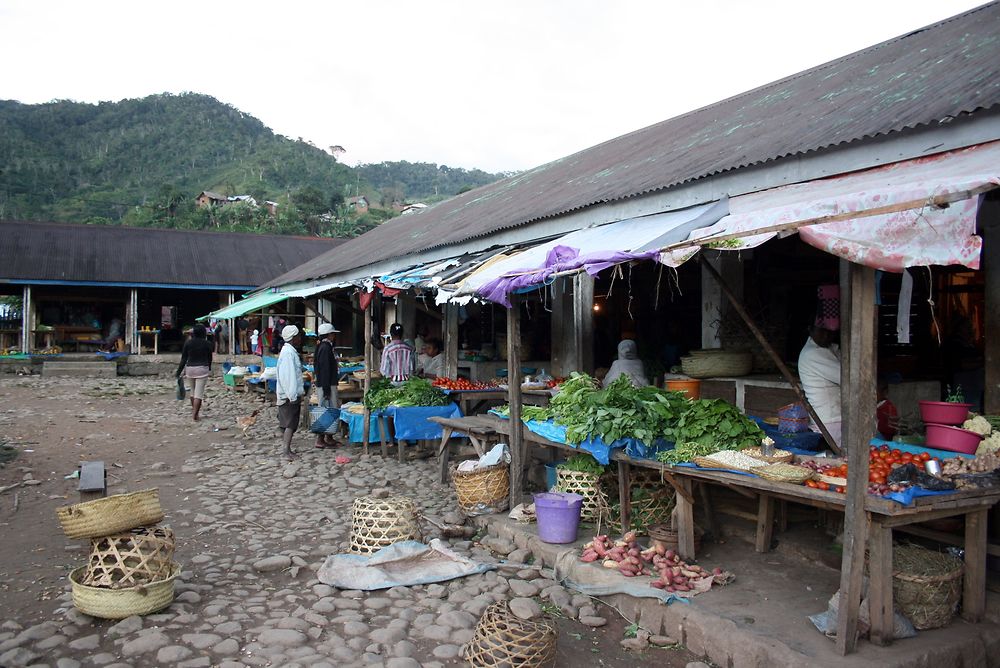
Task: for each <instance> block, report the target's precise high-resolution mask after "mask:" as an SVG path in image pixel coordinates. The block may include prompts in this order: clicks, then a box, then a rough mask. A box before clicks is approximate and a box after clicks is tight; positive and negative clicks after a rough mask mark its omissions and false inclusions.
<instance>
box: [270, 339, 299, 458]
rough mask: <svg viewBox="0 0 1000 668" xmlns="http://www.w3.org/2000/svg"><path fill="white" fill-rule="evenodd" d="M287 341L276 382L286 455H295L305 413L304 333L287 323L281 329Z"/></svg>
mask: <svg viewBox="0 0 1000 668" xmlns="http://www.w3.org/2000/svg"><path fill="white" fill-rule="evenodd" d="M281 338H282V339H283V340H284V344H283V345H282V346H281V350H280V351H279V353H278V378H277V381H276V383H275V385H276V394H277V399H278V427H280V428H281V430H282V433H281V441H282V443H284V445H285V456H286V457H288V458H289V459H294V458H295V457H296V455H295V453H294V452H292V434H294V433H295V430H296V429H298V428H299V419H300V417H301V413H302V395H303V394H305V387H304V386H303V384H302V360H301V359H299V351H298V347H299V346H301V345H302V334H301V333H300V332H299V328H298V327H296V326H295V325H286V326H285V327H284V329H282V330H281Z"/></svg>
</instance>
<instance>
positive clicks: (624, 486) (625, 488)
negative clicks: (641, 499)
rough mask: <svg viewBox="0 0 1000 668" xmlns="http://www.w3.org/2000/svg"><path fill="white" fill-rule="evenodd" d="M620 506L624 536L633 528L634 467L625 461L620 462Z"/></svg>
mask: <svg viewBox="0 0 1000 668" xmlns="http://www.w3.org/2000/svg"><path fill="white" fill-rule="evenodd" d="M618 505H619V507H620V508H621V511H620V516H619V519H620V520H621V523H622V534H626V533H628V531H629V529H631V528H632V467H631V466H630V465H629V464H628V462H623V461H619V462H618Z"/></svg>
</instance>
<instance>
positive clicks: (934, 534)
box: [894, 524, 1000, 557]
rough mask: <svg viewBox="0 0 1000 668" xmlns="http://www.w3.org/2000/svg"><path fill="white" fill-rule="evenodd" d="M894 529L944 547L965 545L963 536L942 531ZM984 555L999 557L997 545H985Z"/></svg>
mask: <svg viewBox="0 0 1000 668" xmlns="http://www.w3.org/2000/svg"><path fill="white" fill-rule="evenodd" d="M894 529H895V530H896V531H901V532H903V533H908V534H913V535H914V536H920V537H921V538H929V539H931V540H936V541H937V542H939V543H944V544H945V545H954V546H955V547H962V546H963V545H965V536H959V535H957V534H953V533H945V532H944V531H934V530H933V529H928V528H927V527H921V526H914V525H912V524H906V525H903V526H897V527H894ZM986 554H988V555H989V556H991V557H1000V545H997V544H996V543H987V544H986Z"/></svg>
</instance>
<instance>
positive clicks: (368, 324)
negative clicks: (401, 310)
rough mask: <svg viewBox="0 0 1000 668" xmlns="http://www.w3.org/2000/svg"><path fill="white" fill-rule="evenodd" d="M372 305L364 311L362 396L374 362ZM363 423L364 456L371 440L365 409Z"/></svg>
mask: <svg viewBox="0 0 1000 668" xmlns="http://www.w3.org/2000/svg"><path fill="white" fill-rule="evenodd" d="M376 299H378V296H377V295H375V296H372V302H374V301H375V300H376ZM372 310H373V306H372V303H371V302H369V303H368V308H366V309H365V385H364V388H363V389H364V394H363V395H362V397H363V396H365V395H367V394H368V390H369V389H370V388H371V386H372V364H373V363H374V360H375V347H374V346H373V345H372V329H373V327H372ZM362 415H363V416H364V417H363V419H364V422H363V424H362V425H361V444H362V446H363V447H364V453H365V455H367V454H368V445H369V442H370V440H371V412H370V411H369V410H368V408H367V407H365V410H364V413H362Z"/></svg>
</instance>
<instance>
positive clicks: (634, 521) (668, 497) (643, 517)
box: [608, 469, 676, 536]
mask: <svg viewBox="0 0 1000 668" xmlns="http://www.w3.org/2000/svg"><path fill="white" fill-rule="evenodd" d="M617 480H618V478H617V476H609V477H608V482H609V483H611V484H613V489H612V491H613V492H617V489H618V482H617ZM629 482H630V483H631V484H630V485H629V487H630V490H629V496H630V497H631V502H632V503H631V509H632V512H631V514H630V518H629V528H630V529H632V530H633V531H635V532H636V534H637V535H640V536H644V535H646V531H647V529H648V527H650V526H653V525H655V524H662V523H663V522H667V521H669V520H670V515H671V514H672V513H673V511H674V505H675V501H676V497H675V492H674V488H673V487H671V486H670V484H669V483H666V482H664V481H663V480H662V479H661V477H660V473H659V472H658V471H653V470H650V469H632V474H631V475H630V476H629ZM620 509H621V505H620V500H618V501H617V502H616V503H615V504H614V505H613V506H611V508H610V509H609V514H610V517H609V518H608V527H609V528H610V529H611V531H612V532H613V533H619V534H620V533H623V532H624V530H625V529H624V527H622V523H621V511H620Z"/></svg>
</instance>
